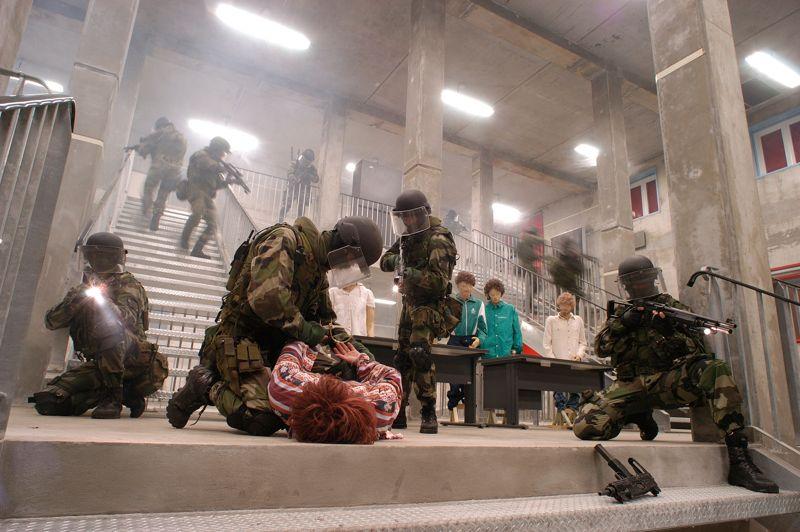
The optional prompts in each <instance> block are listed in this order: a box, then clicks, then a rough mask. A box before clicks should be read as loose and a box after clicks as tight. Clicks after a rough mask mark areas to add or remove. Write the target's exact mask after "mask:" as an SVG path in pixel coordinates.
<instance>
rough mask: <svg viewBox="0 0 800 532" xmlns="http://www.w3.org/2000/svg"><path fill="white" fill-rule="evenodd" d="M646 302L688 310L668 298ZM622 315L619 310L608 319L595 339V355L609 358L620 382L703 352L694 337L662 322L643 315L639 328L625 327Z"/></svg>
mask: <svg viewBox="0 0 800 532" xmlns="http://www.w3.org/2000/svg"><path fill="white" fill-rule="evenodd" d="M648 299H649V300H651V301H655V302H657V303H662V304H664V305H668V306H670V307H675V308H678V309H683V310H689V307H687V306H686V305H684V304H682V303H681V302H680V301H678V300H676V299H674V298H673V297H672V296H670V295H669V294H659V295H657V296H654V297H652V298H648ZM622 312H623V311H622V310H621V309H620V310H619V311H618V312H617V314H618V315H614V316H612V317H611V318H609V320H608V321H607V322H606V324H605V327H603V329H602V330H601V331H600V334H598V335H597V337H596V338H595V354H596V355H597V356H599V357H602V358H606V357H611V364H612V365H613V366H614V368H615V369H616V370H617V375H618V376H619V377H620V378H621V379H623V380H630V379H632V378H634V377H635V376H637V375H648V374H652V373H656V372H659V371H666V370H669V369H671V368H672V367H674V366H675V364H676V361H677V360H680V359H682V358H684V357H687V356H692V355H698V354H703V353H705V352H706V350H705V344H704V342H703V339H702V337H701V336H700V335H699V334H697V333H694V332H690V331H687V330H684V329H682V328H681V327H669V326H668V324H667V323H666V320H662V319H660V318H655V319H653V318H652V317H651V316H647V315H645V316H644V317H643V319H642V322H641V324H640V325H639V326H636V327H628V326H627V325H625V324H624V323H623V321H622V320H621V319H620V316H621V314H622ZM665 325H667V326H666V327H665Z"/></svg>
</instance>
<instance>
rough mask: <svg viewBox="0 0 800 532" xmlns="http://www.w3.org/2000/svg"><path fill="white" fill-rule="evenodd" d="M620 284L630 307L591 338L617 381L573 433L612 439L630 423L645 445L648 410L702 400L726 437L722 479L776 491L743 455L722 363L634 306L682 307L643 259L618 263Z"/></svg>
mask: <svg viewBox="0 0 800 532" xmlns="http://www.w3.org/2000/svg"><path fill="white" fill-rule="evenodd" d="M618 271H619V283H620V285H621V286H622V287H623V288H624V289H625V291H626V292H627V294H628V297H629V299H630V303H631V306H628V307H626V310H624V311H623V312H620V313H619V314H618V315H612V316H610V317H609V320H608V322H607V323H606V325H605V327H604V328H603V330H602V331H600V334H598V335H597V338H596V339H595V353H596V354H597V356H599V357H603V358H605V357H611V363H612V364H613V366H614V369H615V370H616V372H617V381H616V382H615V383H614V384H612V385H611V386H609V387H608V388H606V389H605V390H603V391H602V392H599V393H595V394H593V395H592V396H591V397H589V398H588V399H587V400H585V402H584V404H583V405H582V406H581V409H580V412H579V413H578V417H577V418H576V419H575V423H574V426H573V431H574V432H575V435H576V436H578V437H579V438H580V439H582V440H610V439H612V438H614V437H616V436H617V435H618V434H619V433H620V431H621V430H622V427H623V426H624V425H625V424H627V423H635V424H636V425H637V426H638V427H639V429H640V435H641V438H642V439H643V440H652V439H653V438H655V437H656V435H657V434H658V425H657V424H656V422H655V420H653V416H652V412H653V408H654V407H655V408H664V409H670V408H678V407H683V406H687V405H699V404H702V403H703V402H708V405H709V406H710V408H711V413H712V416H713V418H714V422H715V423H716V425H717V426H718V427H719V428H720V430H722V431H723V432H724V433H725V444H726V446H727V448H728V457H729V461H730V473H729V475H728V482H729V483H730V484H733V485H735V486H742V487H744V488H747V489H749V490H752V491H760V492H765V493H777V492H778V486H777V485H776V484H775V483H774V482H772V481H771V480H770V479H768V478H767V477H766V476H764V474H763V473H762V472H761V471H760V470H759V469H758V467H756V465H755V464H754V463H753V461H752V459H751V457H750V455H749V453H748V451H747V439H746V438H745V435H744V433H743V430H742V429H743V428H744V425H745V422H744V416H743V415H742V411H741V403H742V397H741V395H740V393H739V389H738V388H737V386H736V383H735V382H734V380H733V377H732V375H731V369H730V367H729V366H728V364H726V363H725V362H723V361H721V360H715V359H714V356H713V354H711V353H708V352H706V348H705V343H704V341H703V337H702V336H701V335H700V334H699V333H697V332H696V331H693V330H691V329H689V328H686V327H681V326H680V325H675V324H672V323H670V322H669V321H668V320H666V319H664V316H663V314H662V315H659V314H657V313H654V312H651V313H650V314H649V315H648V314H645V312H643V307H638V306H637V305H636V302H637V301H650V302H656V303H661V304H663V305H666V306H669V307H674V308H678V309H683V310H688V307H686V306H685V305H683V304H681V303H680V302H679V301H677V300H675V299H673V298H672V297H671V296H669V295H668V294H662V293H660V292H659V290H658V288H657V287H656V279H657V278H658V277H659V275H660V270H659V269H658V268H655V267H654V266H653V263H652V262H651V261H650V259H648V258H647V257H642V256H634V257H630V258H628V259H625V260H624V261H622V263H620V265H619V270H618Z"/></svg>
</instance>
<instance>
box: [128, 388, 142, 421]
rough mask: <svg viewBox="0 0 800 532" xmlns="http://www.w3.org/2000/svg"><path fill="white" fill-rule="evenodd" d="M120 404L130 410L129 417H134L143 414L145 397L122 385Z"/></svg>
mask: <svg viewBox="0 0 800 532" xmlns="http://www.w3.org/2000/svg"><path fill="white" fill-rule="evenodd" d="M122 406H127V407H128V408H129V409H130V411H131V417H132V418H134V419H136V418H138V417H141V416H142V414H144V410H145V408H147V399H146V398H144V397H142V396H141V395H140V394H138V393H136V392H134V391H133V390H131V389H130V388H124V387H123V388H122Z"/></svg>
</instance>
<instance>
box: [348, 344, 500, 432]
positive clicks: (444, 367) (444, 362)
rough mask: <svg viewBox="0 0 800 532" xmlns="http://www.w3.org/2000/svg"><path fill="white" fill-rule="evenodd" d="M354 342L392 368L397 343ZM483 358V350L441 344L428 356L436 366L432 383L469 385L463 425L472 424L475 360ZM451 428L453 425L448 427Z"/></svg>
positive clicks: (434, 345) (473, 414)
mask: <svg viewBox="0 0 800 532" xmlns="http://www.w3.org/2000/svg"><path fill="white" fill-rule="evenodd" d="M355 339H356V340H358V341H359V342H361V343H362V344H364V345H365V346H366V347H367V349H369V350H370V351H371V352H372V354H373V355H375V360H377V361H378V362H380V363H381V364H385V365H387V366H392V367H394V355H395V353H396V352H397V347H398V344H397V340H394V339H392V338H377V337H368V336H356V337H355ZM485 354H486V350H485V349H470V348H468V347H460V346H454V345H445V344H433V346H431V355H433V362H434V364H436V381H437V382H447V383H450V384H471V385H472V386H467V387H466V392H467V398H466V400H465V402H464V423H463V425H474V424H475V422H476V410H477V399H476V394H475V382H476V380H475V379H476V377H475V375H476V370H477V367H478V359H479V358H480V357H482V356H483V355H485ZM450 424H453V423H450Z"/></svg>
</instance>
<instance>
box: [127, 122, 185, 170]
mask: <svg viewBox="0 0 800 532" xmlns="http://www.w3.org/2000/svg"><path fill="white" fill-rule="evenodd" d="M136 152H137V153H138V154H139V155H141V156H142V157H147V156H150V159H151V160H152V161H153V165H157V166H172V167H178V168H180V166H181V165H182V164H183V157H184V155H186V139H185V138H184V137H183V135H182V134H181V132H180V131H178V130H177V129H175V128H174V127H172V126H167V127H165V128H163V129H161V130H159V131H155V132H153V133H150V134H149V135H148V136H146V137H144V138H142V139H141V141H140V142H139V145H138V146H137V147H136Z"/></svg>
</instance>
